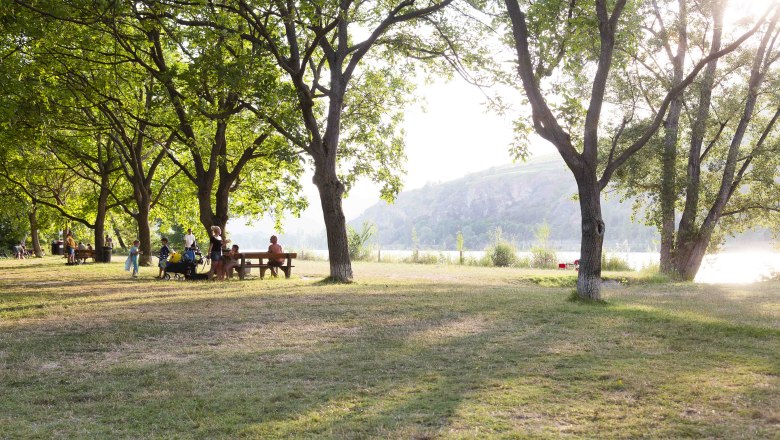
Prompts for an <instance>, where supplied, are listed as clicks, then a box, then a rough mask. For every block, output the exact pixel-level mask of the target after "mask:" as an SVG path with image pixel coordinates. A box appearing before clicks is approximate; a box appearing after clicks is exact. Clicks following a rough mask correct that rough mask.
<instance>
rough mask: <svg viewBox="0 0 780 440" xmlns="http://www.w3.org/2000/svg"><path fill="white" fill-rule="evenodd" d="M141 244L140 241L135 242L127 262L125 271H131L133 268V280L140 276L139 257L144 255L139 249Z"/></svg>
mask: <svg viewBox="0 0 780 440" xmlns="http://www.w3.org/2000/svg"><path fill="white" fill-rule="evenodd" d="M140 244H141V242H140V241H138V240H135V241H133V247H131V248H130V254H129V255H128V256H127V261H125V270H127V271H129V270H130V266H132V267H133V278H135V277H137V276H138V255H139V254H141V253H142V252H141V251H140V250H139V249H138V246H139V245H140Z"/></svg>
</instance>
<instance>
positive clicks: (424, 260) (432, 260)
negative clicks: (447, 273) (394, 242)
mask: <svg viewBox="0 0 780 440" xmlns="http://www.w3.org/2000/svg"><path fill="white" fill-rule="evenodd" d="M401 261H402V262H404V263H415V264H449V263H451V261H450V260H449V258H447V256H446V255H444V254H443V253H441V252H439V255H435V254H426V253H422V252H419V251H415V252H412V255H411V256H410V257H406V258H404V259H402V260H401Z"/></svg>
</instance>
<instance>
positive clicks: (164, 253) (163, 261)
mask: <svg viewBox="0 0 780 440" xmlns="http://www.w3.org/2000/svg"><path fill="white" fill-rule="evenodd" d="M160 241H161V242H162V247H161V248H160V262H159V263H158V264H157V265H158V266H160V273H159V274H158V275H157V278H162V277H164V276H165V266H166V265H167V264H168V255H170V253H171V249H170V248H169V247H168V239H167V238H165V237H163V238H162V240H160Z"/></svg>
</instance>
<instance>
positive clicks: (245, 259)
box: [237, 252, 298, 280]
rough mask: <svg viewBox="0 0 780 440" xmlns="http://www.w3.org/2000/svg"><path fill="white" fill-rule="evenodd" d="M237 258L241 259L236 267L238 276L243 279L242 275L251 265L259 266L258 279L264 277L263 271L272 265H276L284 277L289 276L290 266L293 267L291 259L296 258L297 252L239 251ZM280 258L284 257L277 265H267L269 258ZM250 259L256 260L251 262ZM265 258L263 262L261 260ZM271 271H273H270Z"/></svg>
mask: <svg viewBox="0 0 780 440" xmlns="http://www.w3.org/2000/svg"><path fill="white" fill-rule="evenodd" d="M238 257H239V260H240V261H241V264H240V265H239V266H238V267H237V269H238V276H239V278H241V279H242V280H243V279H244V275H245V274H246V273H247V272H248V270H245V269H249V268H252V267H257V268H260V279H261V280H262V279H263V278H264V277H265V271H267V270H268V269H270V268H272V267H277V268H279V269H281V270H282V272H284V277H285V278H290V274H291V273H292V268H293V267H295V266H293V265H292V259H293V258H298V254H297V253H280V254H275V253H271V252H240V253H239V254H238ZM280 258H284V259H285V263H282V264H281V265H279V266H276V265H269V264H268V262H269V260H270V259H273V260H277V259H280ZM251 260H257V261H258V262H257V263H252V262H251ZM263 260H265V262H264V261H263ZM272 273H273V272H272Z"/></svg>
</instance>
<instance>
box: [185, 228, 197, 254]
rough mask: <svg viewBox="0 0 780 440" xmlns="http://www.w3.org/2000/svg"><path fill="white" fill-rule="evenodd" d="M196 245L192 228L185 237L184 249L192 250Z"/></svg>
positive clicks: (188, 229)
mask: <svg viewBox="0 0 780 440" xmlns="http://www.w3.org/2000/svg"><path fill="white" fill-rule="evenodd" d="M193 244H195V235H193V234H192V228H187V234H186V235H185V236H184V249H190V248H192V245H193Z"/></svg>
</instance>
